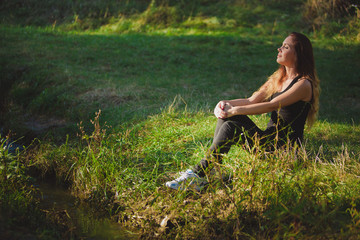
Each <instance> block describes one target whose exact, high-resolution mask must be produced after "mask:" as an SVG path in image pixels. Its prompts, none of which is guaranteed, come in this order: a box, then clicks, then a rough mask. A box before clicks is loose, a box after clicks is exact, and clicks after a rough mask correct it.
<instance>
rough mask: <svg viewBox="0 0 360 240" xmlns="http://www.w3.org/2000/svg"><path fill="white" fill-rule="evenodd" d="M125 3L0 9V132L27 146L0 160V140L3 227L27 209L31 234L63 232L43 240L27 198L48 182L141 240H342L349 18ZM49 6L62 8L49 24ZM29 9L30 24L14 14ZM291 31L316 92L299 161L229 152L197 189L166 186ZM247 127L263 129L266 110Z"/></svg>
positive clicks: (354, 100) (357, 162) (266, 70)
mask: <svg viewBox="0 0 360 240" xmlns="http://www.w3.org/2000/svg"><path fill="white" fill-rule="evenodd" d="M128 2H131V3H132V4H133V5H131V4H130V5H129V4H128V5H121V4H119V5H116V4H115V5H111V4H114V1H90V3H91V4H89V5H88V6H87V7H84V8H81V7H80V6H77V5H76V4H75V3H72V1H64V3H63V4H64V5H61V4H60V5H59V3H57V2H55V1H54V2H53V1H46V3H47V4H48V5H46V6H45V5H44V6H39V5H36V1H29V2H28V5H26V4H24V3H23V1H18V2H17V4H20V5H21V4H23V5H21V6H23V8H17V10H13V12H12V14H4V15H3V17H2V24H1V25H0V33H1V36H2V38H1V47H0V54H1V67H0V73H1V76H2V79H1V97H0V100H1V101H0V107H1V110H2V112H1V117H0V123H1V127H2V128H3V134H6V133H7V130H9V129H11V130H12V139H17V138H20V140H19V143H26V144H28V143H30V142H31V144H30V146H29V147H27V148H26V151H24V152H23V153H21V154H18V155H9V154H8V151H7V150H6V148H4V146H5V144H6V142H5V140H4V139H2V140H1V150H0V153H1V155H0V156H1V173H2V174H1V175H2V179H1V189H2V191H1V193H2V194H1V198H0V203H1V209H0V210H1V217H0V223H4V224H2V226H3V227H2V228H3V229H1V228H0V230H3V232H12V231H13V229H14V225H16V224H19V223H23V222H25V223H27V222H29V221H30V220H29V219H28V218H27V217H21V218H19V217H18V216H29V215H30V216H36V217H37V219H39V220H38V221H37V223H38V224H36V223H33V225H31V226H32V228H34V229H36V228H38V230H37V236H38V237H39V238H41V236H43V239H46V236H47V237H50V236H51V237H53V238H61V234H56V233H52V234H50V233H48V232H47V234H48V235H46V234H44V232H46V230H44V229H43V228H41V227H40V226H42V227H43V226H44V224H43V221H46V220H44V218H45V216H44V215H43V214H41V213H39V212H37V210H38V209H37V208H36V199H34V195H33V194H32V192H36V190H35V189H29V188H28V187H27V186H29V185H31V184H29V183H31V181H33V180H32V179H33V178H34V177H36V178H41V176H53V177H56V179H57V181H58V182H60V183H66V184H68V185H69V186H70V189H71V191H72V192H73V193H74V195H75V196H77V197H79V199H82V200H84V201H90V202H93V204H94V205H95V206H97V207H99V209H102V210H104V211H106V212H107V214H108V215H109V217H111V218H112V219H114V221H117V222H119V224H122V225H123V226H126V227H128V228H129V229H137V230H136V232H137V233H138V234H139V236H140V237H141V238H164V239H165V238H168V239H170V238H171V239H258V238H271V239H278V238H286V239H287V238H292V237H293V238H295V239H304V238H305V239H306V238H309V239H316V238H324V239H335V238H338V239H339V238H340V239H349V238H350V239H351V238H352V239H356V238H357V237H358V236H359V234H360V232H359V228H360V214H359V211H360V208H359V206H360V197H359V194H358V193H359V192H360V147H359V146H360V141H359V136H360V122H359V116H360V105H359V102H360V99H359V96H358V94H357V93H358V92H359V90H360V84H359V79H360V73H359V71H358V69H359V68H360V58H359V56H360V41H359V40H360V39H359V36H360V35H359V26H360V23H359V18H357V17H356V15H352V16H348V17H343V16H342V17H341V18H339V19H341V20H337V21H335V20H333V19H323V20H326V24H325V26H326V27H319V26H318V25H316V22H315V21H313V22H314V24H313V26H311V27H309V26H307V25H306V24H304V22H306V21H300V20H301V19H306V18H305V17H308V18H309V17H310V15H309V13H308V15H306V14H303V15H300V14H297V15H294V16H293V17H291V18H290V17H289V14H290V13H292V12H294V11H295V10H298V9H300V8H301V7H302V6H303V5H302V4H303V3H304V2H305V1H295V0H294V1H292V3H293V4H289V5H285V6H284V5H281V4H280V2H278V1H269V3H267V5H258V7H254V5H253V4H256V3H258V2H257V1H254V3H246V2H247V1H233V2H232V3H233V4H234V5H227V4H226V3H224V2H223V1H218V2H219V3H215V2H217V1H208V3H206V1H193V3H192V4H188V5H186V6H187V8H183V10H182V11H180V10H179V9H181V8H179V6H177V5H176V4H174V3H173V2H171V1H169V2H168V3H169V4H168V5H160V6H158V5H157V3H156V1H153V5H150V6H148V5H149V3H148V2H146V1H128ZM181 2H182V3H183V4H184V3H186V1H181ZM309 2H311V1H307V3H308V4H309ZM110 3H111V4H110ZM12 4H15V3H13V2H10V1H7V2H5V4H4V5H3V6H4V7H3V8H2V9H1V12H2V13H5V10H6V9H11V7H14V6H15V5H12ZM109 4H110V5H109ZM49 6H52V8H51V9H52V11H53V12H51V11H50V13H51V14H50V13H49V12H46V11H44V9H50V7H49ZM61 6H67V7H69V6H71V9H72V10H73V11H72V12H71V11H68V10H66V11H65V10H64V11H62V15H61V14H60V13H58V12H56V10H59V9H61ZM111 6H113V8H111ZM114 6H119V8H118V9H117V8H116V7H114ZM6 7H7V8H6ZM109 7H110V8H109ZM32 8H33V9H36V11H37V12H36V13H37V16H38V17H34V16H30V15H27V11H26V10H29V9H32ZM4 9H5V10H4ZM21 9H23V11H22V10H21ZM24 9H25V10H24ZM64 9H68V8H64ZM79 9H83V10H81V11H80V10H79ZM99 9H100V10H99ZM106 9H108V11H107V10H106ZM109 9H110V10H109ZM129 9H133V12H134V14H129V15H126V14H125V13H128V12H131V11H130V10H129ZM134 9H135V10H136V11H135V10H134ZM229 9H232V10H231V11H230V10H229ZM34 11H35V10H34ZM116 11H118V12H116ZM121 11H123V12H121ZM10 12H11V11H10ZM74 12H75V14H74ZM106 12H108V13H107V14H106ZM119 12H121V14H120V13H119ZM91 13H97V15H96V14H95V15H94V14H91ZM57 14H58V15H57ZM259 14H260V15H261V17H259V18H257V17H256V16H258V15H259ZM339 14H340V13H339ZM60 15H61V16H60ZM335 15H336V14H335V13H334V16H333V17H335ZM165 16H166V17H165ZM246 19H247V20H246ZM55 20H57V21H55ZM245 20H246V21H245ZM317 21H319V20H317ZM294 30H295V31H301V32H305V33H306V34H307V35H308V36H309V37H310V39H311V40H312V42H313V46H314V52H315V60H316V66H317V70H318V75H319V78H320V79H321V89H322V92H321V98H320V112H319V121H318V122H317V123H316V124H315V126H314V127H313V128H312V129H306V132H305V139H306V140H305V144H304V146H303V147H302V148H301V149H299V154H298V155H297V156H296V154H295V153H294V152H293V151H289V152H276V153H275V154H274V155H273V156H270V157H269V158H268V159H267V160H266V161H265V160H263V157H262V156H261V155H260V153H257V152H255V153H254V154H250V153H248V152H247V151H244V150H243V149H241V148H238V147H234V148H233V149H232V150H231V152H230V153H229V154H228V155H227V156H226V158H225V162H224V164H223V165H219V166H216V168H215V169H216V170H215V171H214V175H212V176H209V179H208V180H209V181H210V184H209V186H208V188H207V189H205V190H204V191H202V192H201V193H197V192H193V191H191V190H189V191H180V192H175V191H171V190H169V189H165V188H164V186H163V184H164V183H165V181H167V180H168V179H170V178H172V177H173V176H174V174H175V173H176V172H178V171H180V170H184V169H186V168H188V167H189V166H192V165H193V164H195V163H196V162H197V161H199V160H200V159H201V158H202V157H203V155H204V153H205V152H206V149H207V147H209V146H210V144H211V139H212V134H213V131H214V128H215V123H216V120H215V117H214V116H213V115H212V109H213V107H214V106H215V104H216V103H217V102H218V101H219V100H222V99H232V98H238V97H246V96H250V95H251V94H252V92H254V91H255V90H256V89H257V88H258V87H259V86H260V85H261V84H262V83H263V82H264V81H265V80H266V78H267V76H269V75H270V74H271V73H272V72H273V71H274V70H275V69H276V68H277V64H276V54H277V51H276V49H277V47H278V46H279V45H280V44H281V42H282V41H283V39H284V38H285V37H286V36H287V34H288V33H289V32H291V31H294ZM252 118H253V119H254V121H255V122H257V123H258V124H259V125H260V126H263V127H265V126H266V123H267V120H268V116H267V115H266V114H264V115H260V116H252ZM21 136H25V137H24V138H22V139H21ZM2 137H4V136H2ZM34 137H36V140H35V141H33V142H32V141H30V140H32V139H33V138H34ZM33 172H36V173H37V174H38V175H36V176H34V174H30V173H33ZM29 174H30V175H31V176H32V177H29ZM221 175H226V176H229V175H231V176H232V181H231V182H228V181H224V179H223V178H222V177H221ZM14 186H21V187H17V189H19V191H14V190H13V189H14ZM26 199H28V200H26ZM23 202H29V204H28V205H25V206H26V207H24V208H19V207H18V206H19V205H21V204H22V203H23ZM30 203H31V204H32V203H33V205H31V204H30ZM9 209H10V210H9ZM40 212H41V211H40ZM9 219H10V220H11V221H9ZM14 219H17V220H16V221H15V220H14ZM45 219H46V218H45ZM5 223H7V224H5ZM49 228H50V229H56V227H54V226H53V225H51V224H50V225H49ZM53 231H55V230H53ZM41 232H42V234H43V235H41V234H40V233H41Z"/></svg>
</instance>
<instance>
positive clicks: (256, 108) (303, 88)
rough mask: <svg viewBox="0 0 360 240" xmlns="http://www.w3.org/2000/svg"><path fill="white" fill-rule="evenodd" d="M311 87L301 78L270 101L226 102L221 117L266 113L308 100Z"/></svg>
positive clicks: (308, 82) (310, 94)
mask: <svg viewBox="0 0 360 240" xmlns="http://www.w3.org/2000/svg"><path fill="white" fill-rule="evenodd" d="M311 96H312V88H311V83H310V81H308V80H306V79H301V80H299V81H298V82H296V83H295V84H294V85H293V86H292V87H291V88H290V89H289V90H287V91H286V92H284V93H283V94H281V95H279V96H277V97H276V98H274V99H272V100H271V101H270V102H257V103H254V104H247V105H242V106H233V105H231V104H226V105H225V107H224V109H223V111H222V113H221V114H219V115H220V116H222V118H224V116H225V117H231V116H234V115H254V114H262V113H268V112H271V111H274V110H277V109H279V108H280V107H286V106H289V105H291V104H293V103H295V102H298V101H301V100H302V101H310V99H311Z"/></svg>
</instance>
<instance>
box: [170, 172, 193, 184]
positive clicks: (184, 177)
mask: <svg viewBox="0 0 360 240" xmlns="http://www.w3.org/2000/svg"><path fill="white" fill-rule="evenodd" d="M180 174H181V175H180V177H178V178H177V179H175V180H176V181H177V182H182V181H184V180H186V179H187V178H189V177H190V176H191V175H192V176H193V177H195V174H191V173H188V172H181V173H180Z"/></svg>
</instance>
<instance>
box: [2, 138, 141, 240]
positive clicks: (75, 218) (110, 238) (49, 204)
mask: <svg viewBox="0 0 360 240" xmlns="http://www.w3.org/2000/svg"><path fill="white" fill-rule="evenodd" d="M9 142H10V143H9V144H6V145H4V147H6V148H7V150H8V151H9V153H10V154H15V153H16V151H17V149H19V150H20V151H21V150H22V149H23V148H22V146H21V145H19V144H17V143H12V142H11V141H9ZM37 187H38V188H39V190H40V192H41V195H40V196H39V197H40V199H41V200H40V207H41V209H43V210H44V211H49V212H58V213H62V215H63V218H64V219H65V220H66V222H67V223H69V224H68V225H70V226H71V227H72V231H73V232H74V234H75V235H76V239H91V240H123V239H127V240H131V239H137V238H138V237H137V234H136V233H133V232H130V231H128V230H126V229H124V228H122V227H121V226H120V224H117V223H115V222H113V221H111V219H110V218H106V217H100V214H99V212H98V211H97V210H96V209H95V208H94V207H91V206H90V204H88V203H78V201H77V199H76V198H75V197H74V196H72V195H71V194H70V191H69V190H68V189H66V188H65V187H63V186H60V185H58V184H56V183H54V182H53V181H50V182H48V183H46V182H40V183H37ZM72 237H73V236H72Z"/></svg>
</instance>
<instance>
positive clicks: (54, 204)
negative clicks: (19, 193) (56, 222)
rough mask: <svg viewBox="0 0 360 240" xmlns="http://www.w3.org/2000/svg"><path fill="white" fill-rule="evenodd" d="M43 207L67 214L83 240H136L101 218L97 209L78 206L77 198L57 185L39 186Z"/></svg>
mask: <svg viewBox="0 0 360 240" xmlns="http://www.w3.org/2000/svg"><path fill="white" fill-rule="evenodd" d="M39 188H40V191H41V192H42V196H41V207H42V208H43V209H47V210H55V211H59V212H62V213H63V214H65V218H66V219H67V220H68V221H70V222H71V224H70V225H71V226H74V227H75V228H76V231H75V232H76V236H79V237H80V238H81V239H84V238H85V239H92V240H106V239H108V240H110V239H117V240H123V239H135V238H136V234H135V233H131V232H129V231H127V230H125V229H124V228H122V227H121V226H120V225H119V224H117V223H115V222H112V221H111V220H110V219H107V218H103V217H99V214H98V213H97V211H96V209H94V208H91V207H90V206H89V205H88V204H86V203H81V204H76V198H75V197H73V196H72V195H71V194H70V193H69V191H68V190H67V189H65V188H63V187H60V186H57V185H56V184H49V183H41V184H40V185H39Z"/></svg>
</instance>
